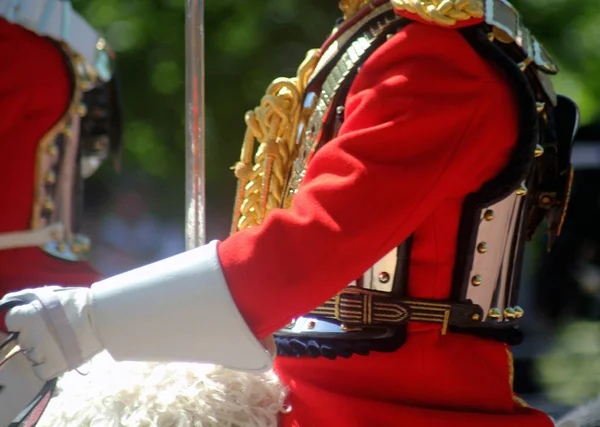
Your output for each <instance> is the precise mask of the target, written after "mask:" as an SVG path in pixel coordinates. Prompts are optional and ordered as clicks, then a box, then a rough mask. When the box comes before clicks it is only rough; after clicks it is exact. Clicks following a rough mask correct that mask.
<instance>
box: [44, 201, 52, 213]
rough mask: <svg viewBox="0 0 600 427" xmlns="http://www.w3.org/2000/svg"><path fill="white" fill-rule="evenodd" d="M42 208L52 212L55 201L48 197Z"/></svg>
mask: <svg viewBox="0 0 600 427" xmlns="http://www.w3.org/2000/svg"><path fill="white" fill-rule="evenodd" d="M42 208H43V209H44V210H45V211H47V212H52V211H53V210H54V202H53V201H52V200H50V199H48V200H46V201H45V202H44V204H43V205H42Z"/></svg>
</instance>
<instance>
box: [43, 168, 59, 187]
mask: <svg viewBox="0 0 600 427" xmlns="http://www.w3.org/2000/svg"><path fill="white" fill-rule="evenodd" d="M44 182H45V183H46V185H53V184H56V174H55V173H54V172H53V171H48V172H46V176H44Z"/></svg>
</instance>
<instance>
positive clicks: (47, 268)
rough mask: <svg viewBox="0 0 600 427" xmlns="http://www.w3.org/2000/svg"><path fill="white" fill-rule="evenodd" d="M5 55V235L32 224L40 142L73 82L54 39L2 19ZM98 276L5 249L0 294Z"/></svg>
mask: <svg viewBox="0 0 600 427" xmlns="http://www.w3.org/2000/svg"><path fill="white" fill-rule="evenodd" d="M0 58H1V59H0V62H1V63H2V66H0V111H1V112H2V113H1V114H0V147H1V149H2V155H1V156H0V170H1V171H2V184H1V185H0V200H2V205H3V208H2V210H0V233H6V232H11V231H24V230H27V229H29V228H30V227H31V213H32V204H33V201H34V191H35V186H34V179H35V164H36V152H37V148H38V144H39V142H40V140H41V139H42V138H43V136H44V135H45V134H46V133H47V132H48V131H49V130H50V129H51V128H52V126H53V125H54V124H55V123H56V122H57V121H58V120H59V118H60V117H61V116H62V115H63V114H64V112H65V110H66V108H67V105H68V101H69V96H70V83H69V74H68V70H67V67H66V64H65V61H64V58H63V56H62V54H61V52H60V51H59V50H58V49H57V48H56V47H55V46H54V45H53V44H52V43H51V42H50V41H49V40H47V39H44V38H42V37H39V36H37V35H35V34H34V33H32V32H30V31H27V30H25V29H24V28H22V27H20V26H17V25H14V24H10V23H8V22H7V21H5V20H4V19H2V18H0ZM98 279H99V274H98V273H97V272H96V271H94V270H93V269H92V267H91V266H90V265H89V264H87V263H85V262H69V261H63V260H59V259H56V258H54V257H52V256H50V255H48V254H46V253H44V252H43V251H42V250H41V249H39V248H23V249H9V250H2V251H0V296H2V295H4V294H6V293H8V292H11V291H16V290H19V289H24V288H28V287H35V286H42V285H48V284H59V285H89V284H91V283H93V282H95V281H97V280H98ZM0 327H1V328H4V317H3V316H1V317H0Z"/></svg>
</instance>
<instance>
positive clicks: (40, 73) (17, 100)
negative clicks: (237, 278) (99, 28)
mask: <svg viewBox="0 0 600 427" xmlns="http://www.w3.org/2000/svg"><path fill="white" fill-rule="evenodd" d="M0 57H1V58H2V61H1V63H2V65H0V111H2V114H1V115H0V116H1V117H0V145H1V147H2V149H3V155H2V156H1V157H0V164H1V169H2V176H3V185H2V186H0V198H1V199H2V201H3V208H2V210H1V211H0V294H2V295H4V294H6V293H9V292H14V291H18V290H20V289H25V288H31V287H38V286H44V285H54V284H57V285H61V286H69V285H75V286H81V285H84V286H89V285H90V284H91V283H93V282H95V281H98V280H100V279H101V277H100V275H99V274H98V273H97V272H96V271H94V269H93V268H92V267H91V266H90V265H89V264H88V263H87V262H86V261H85V256H86V254H87V252H88V250H89V241H88V239H87V238H86V237H85V236H83V235H81V234H79V227H80V222H81V212H80V209H81V203H82V201H83V199H82V180H83V178H84V177H88V176H89V175H91V174H92V173H93V172H94V171H95V169H96V168H97V167H98V165H99V164H100V163H101V161H102V160H103V159H104V158H105V157H106V156H107V154H108V152H109V150H110V146H109V145H110V142H109V137H113V140H112V143H113V144H115V143H116V142H117V138H114V137H115V136H116V133H115V131H114V128H113V127H112V126H113V125H114V123H115V122H114V120H113V119H114V118H116V116H115V115H113V113H112V112H111V109H110V108H111V107H112V105H111V104H112V102H113V101H112V96H113V92H112V91H113V89H114V87H113V82H112V80H111V73H110V69H109V68H107V67H109V66H110V60H111V59H110V57H109V51H108V48H107V46H106V43H105V42H104V40H103V39H101V38H100V37H99V36H98V34H97V33H96V32H95V31H94V30H93V28H91V27H90V26H89V24H88V23H87V22H86V21H85V20H83V19H82V18H81V17H80V16H79V15H78V14H77V13H76V12H74V11H73V10H71V9H70V2H66V1H64V2H46V1H39V0H30V1H0ZM0 324H1V329H2V330H4V329H5V328H4V316H2V317H1V318H0ZM3 378H4V377H3V376H2V375H0V384H2V379H3ZM2 385H5V384H2ZM0 406H1V405H0ZM1 407H2V412H3V413H2V414H0V420H3V416H7V411H6V410H5V409H6V408H5V406H1ZM0 424H2V422H0Z"/></svg>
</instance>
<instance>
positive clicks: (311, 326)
mask: <svg viewBox="0 0 600 427" xmlns="http://www.w3.org/2000/svg"><path fill="white" fill-rule="evenodd" d="M315 326H317V323H316V322H312V321H311V322H308V324H307V325H306V329H315Z"/></svg>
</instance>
